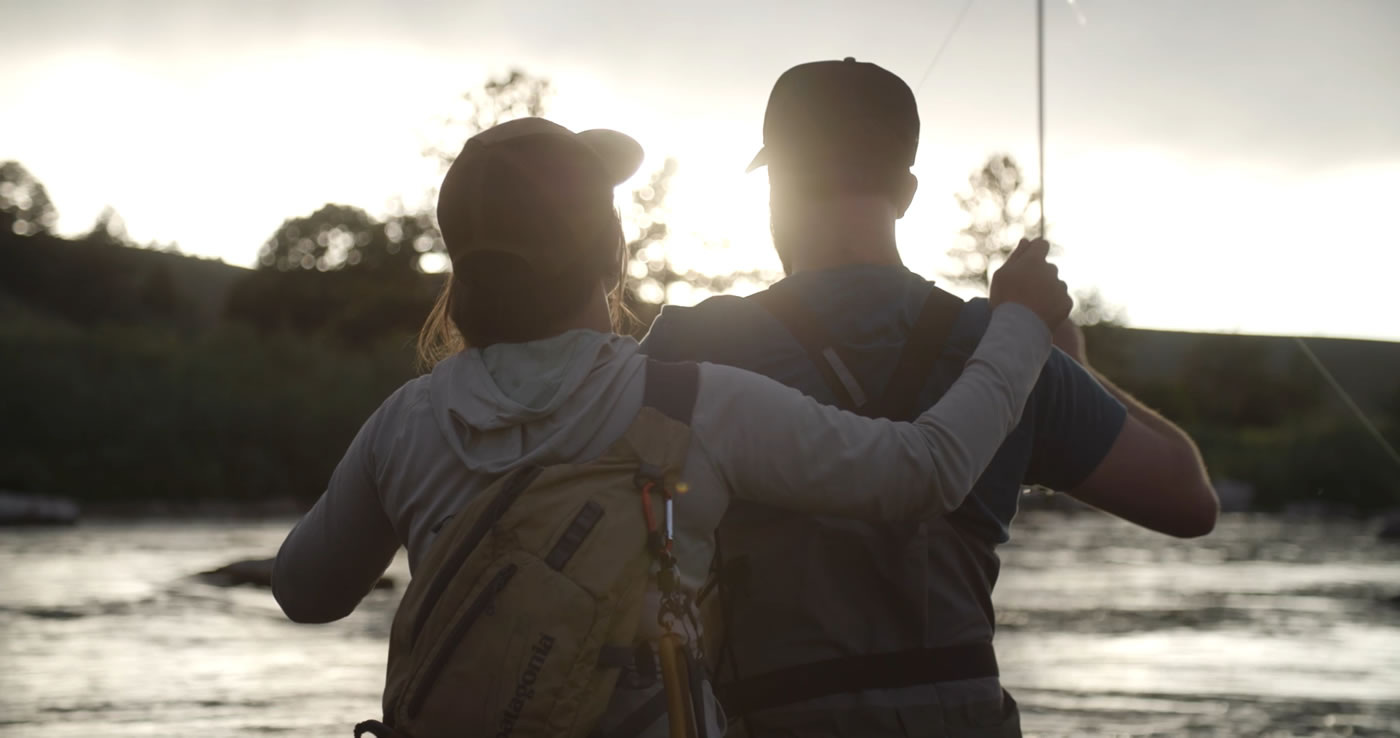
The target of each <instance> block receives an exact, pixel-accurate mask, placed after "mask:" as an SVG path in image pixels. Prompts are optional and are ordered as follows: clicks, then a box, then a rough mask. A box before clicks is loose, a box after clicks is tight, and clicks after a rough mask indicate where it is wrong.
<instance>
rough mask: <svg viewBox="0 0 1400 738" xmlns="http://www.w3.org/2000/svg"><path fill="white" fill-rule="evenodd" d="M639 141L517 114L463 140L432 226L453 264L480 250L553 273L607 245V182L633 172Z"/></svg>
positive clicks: (460, 264)
mask: <svg viewBox="0 0 1400 738" xmlns="http://www.w3.org/2000/svg"><path fill="white" fill-rule="evenodd" d="M642 157H643V152H642V147H641V145H640V144H638V143H637V142H636V141H635V140H633V139H632V138H631V137H630V136H627V135H625V134H622V133H619V132H617V131H610V130H605V129H595V130H589V131H581V132H579V133H575V132H573V131H571V130H569V129H567V128H565V127H564V126H561V125H559V124H557V123H554V122H551V121H548V120H545V119H544V118H519V119H516V120H512V121H509V122H506V123H502V124H500V125H497V126H493V127H491V128H488V129H486V130H485V131H482V132H481V133H478V134H476V135H475V136H472V137H471V138H470V139H468V140H467V143H466V145H465V146H463V147H462V152H461V153H460V154H459V155H458V156H457V158H456V160H454V161H453V162H452V166H450V167H449V168H448V170H447V174H446V176H444V177H443V180H442V187H441V189H440V190H439V191H438V205H437V217H438V227H439V228H440V229H441V230H442V238H443V241H444V242H445V243H446V244H447V253H448V256H449V257H451V259H452V263H453V266H454V268H463V259H465V258H467V257H470V256H472V255H475V254H480V253H488V252H494V253H506V254H511V255H513V256H516V257H518V258H520V259H521V260H523V261H524V262H525V263H526V264H528V265H529V266H530V267H531V268H533V269H536V270H539V271H540V272H542V273H548V274H557V273H559V272H561V271H563V270H565V269H567V268H569V267H571V266H573V265H576V264H578V263H580V262H582V261H583V260H585V259H587V258H590V257H597V256H601V255H602V254H601V253H595V252H594V249H596V248H599V247H606V246H607V244H606V243H605V242H603V241H602V240H601V238H600V237H601V236H602V234H603V233H604V229H605V228H607V227H609V226H610V224H611V221H612V220H613V219H615V217H616V211H615V210H614V206H613V189H614V188H615V187H617V185H620V184H622V183H623V182H626V181H627V180H628V179H631V178H632V175H633V174H636V172H637V169H638V168H639V167H640V166H641V164H642Z"/></svg>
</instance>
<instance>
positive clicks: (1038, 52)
mask: <svg viewBox="0 0 1400 738" xmlns="http://www.w3.org/2000/svg"><path fill="white" fill-rule="evenodd" d="M1035 76H1036V81H1035V97H1036V149H1037V153H1038V154H1039V156H1040V161H1039V164H1038V165H1037V168H1036V170H1037V172H1038V173H1039V174H1040V190H1039V193H1038V194H1039V195H1040V237H1041V238H1045V0H1036V2H1035Z"/></svg>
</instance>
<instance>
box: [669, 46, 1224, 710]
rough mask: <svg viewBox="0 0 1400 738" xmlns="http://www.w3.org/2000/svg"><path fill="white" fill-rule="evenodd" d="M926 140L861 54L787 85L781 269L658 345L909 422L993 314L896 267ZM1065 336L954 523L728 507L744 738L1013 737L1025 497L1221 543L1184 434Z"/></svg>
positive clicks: (776, 164) (768, 136)
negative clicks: (1009, 557) (1004, 608)
mask: <svg viewBox="0 0 1400 738" xmlns="http://www.w3.org/2000/svg"><path fill="white" fill-rule="evenodd" d="M918 143H919V114H918V109H917V106H916V105H915V102H914V95H913V93H912V92H911V91H910V89H909V87H908V86H907V85H905V84H904V82H903V81H902V80H900V79H899V78H898V77H897V76H895V75H894V74H891V73H890V72H888V71H886V70H884V69H882V68H880V67H878V66H876V65H874V64H870V63H864V62H857V61H855V60H853V59H849V58H848V59H845V60H843V61H823V62H814V63H809V64H802V65H800V66H797V67H794V68H792V69H790V70H788V71H787V72H785V73H783V75H782V76H781V77H779V78H778V80H777V82H776V83H775V84H774V86H773V90H772V94H771V97H770V98H769V101H768V108H767V112H766V113H765V115H764V120H763V148H762V150H761V151H759V153H758V155H757V156H756V157H755V158H754V160H753V164H752V165H751V166H750V170H751V171H752V170H753V169H756V168H759V167H765V166H766V167H767V169H768V179H769V183H770V189H769V192H770V208H771V223H772V234H773V245H774V247H775V248H776V249H777V252H778V256H779V258H780V259H781V261H782V264H783V268H784V270H785V271H786V273H787V277H786V278H785V279H783V280H782V281H780V282H778V283H777V284H774V285H773V286H772V287H770V288H769V289H767V290H766V291H763V292H759V293H758V294H755V295H752V296H750V297H747V298H739V297H732V296H722V297H715V298H712V299H709V300H706V301H705V302H703V303H701V304H699V305H697V306H695V307H694V308H679V307H673V306H667V307H666V308H664V309H663V310H662V312H661V314H660V315H659V316H658V318H657V319H656V321H655V322H654V323H653V325H652V327H651V330H650V332H649V334H648V335H647V336H646V338H645V339H644V340H643V341H642V350H643V351H644V352H645V353H647V354H648V355H649V356H651V357H654V358H659V359H662V360H667V361H675V360H694V361H712V362H717V363H723V364H727V365H730V366H735V367H740V368H744V369H749V370H751V371H755V372H758V373H761V374H765V375H767V376H770V377H773V378H776V379H778V380H780V381H782V382H784V383H786V384H788V385H790V386H792V387H795V388H797V389H799V390H801V391H802V392H803V393H805V394H807V395H809V396H811V397H813V398H816V399H818V400H821V401H823V402H827V403H831V404H834V405H837V406H840V407H842V408H845V409H848V410H851V411H853V412H856V413H859V414H862V415H867V416H871V417H886V418H891V419H895V420H902V419H907V418H910V417H914V416H915V415H917V414H918V413H919V412H920V411H922V410H923V409H924V408H927V407H929V406H930V405H931V404H933V403H934V402H936V401H937V399H938V398H939V397H942V396H944V392H945V391H946V388H948V387H949V386H950V383H951V382H953V381H955V378H957V377H958V376H960V373H961V372H965V371H966V368H965V366H966V361H967V358H968V356H969V355H970V354H971V353H972V352H973V351H975V350H977V347H978V345H979V341H985V340H986V336H987V334H986V333H985V331H986V328H987V325H988V323H987V318H988V315H989V313H988V307H989V305H988V302H987V301H986V300H982V299H975V300H971V301H967V302H964V301H963V300H961V299H958V298H957V297H955V296H953V295H951V294H949V293H947V292H944V291H943V290H941V289H939V288H938V287H937V286H935V285H934V284H933V283H932V282H930V281H928V280H926V279H924V278H922V277H920V276H919V275H917V274H914V273H912V272H910V271H909V270H908V269H906V268H905V267H904V266H903V264H902V262H901V260H900V255H899V250H898V248H897V246H896V243H895V223H896V221H897V220H898V219H899V218H901V217H902V216H903V215H904V213H905V211H906V210H907V209H908V208H909V205H910V203H911V201H912V200H913V197H914V192H915V189H916V188H917V184H918V183H917V180H916V179H915V177H914V174H913V173H912V172H911V171H910V167H911V166H912V165H913V164H914V158H915V153H916V151H917V149H918ZM1037 243H1039V244H1040V245H1041V246H1044V245H1045V244H1044V242H1043V241H1039V242H1037ZM1066 326H1067V329H1066V328H1062V329H1061V330H1060V332H1058V333H1057V335H1062V336H1064V337H1065V342H1064V345H1065V346H1066V347H1067V349H1068V350H1070V351H1071V352H1072V353H1073V358H1071V356H1069V355H1066V354H1065V353H1063V352H1061V351H1058V350H1056V351H1055V352H1053V354H1052V356H1051V357H1050V360H1049V361H1048V362H1047V364H1046V366H1045V368H1044V370H1043V371H1042V373H1041V376H1040V379H1039V382H1038V384H1037V386H1036V388H1035V391H1034V393H1033V394H1032V397H1031V401H1030V403H1028V405H1027V406H1026V408H1025V411H1024V413H1023V415H1022V416H1021V418H1020V422H1019V423H1018V425H1017V428H1016V430H1015V431H1014V432H1013V433H1012V435H1011V436H1010V437H1009V438H1008V439H1007V440H1006V442H1005V443H1004V444H1003V445H1002V447H1001V449H1000V451H999V452H998V453H997V455H996V458H995V459H994V460H993V461H992V463H991V465H990V466H989V468H988V469H987V470H986V471H985V472H984V473H983V474H982V475H981V477H980V478H979V479H978V481H977V483H976V486H975V487H974V490H973V492H972V494H971V495H970V496H969V497H968V499H967V500H966V501H965V502H964V503H963V504H962V505H961V506H959V507H958V509H957V510H956V511H954V513H953V514H952V515H950V516H940V517H935V518H921V517H918V516H910V517H908V518H905V519H903V520H899V521H886V522H870V521H856V520H851V519H849V518H847V517H841V516H824V515H817V514H810V513H805V512H801V511H793V510H779V509H776V508H774V507H773V506H770V505H766V504H764V503H762V502H761V501H753V500H736V501H735V502H734V504H732V505H731V506H730V507H729V509H728V511H727V512H726V514H725V517H724V519H723V521H722V522H721V524H720V527H719V530H718V531H717V535H716V540H717V547H718V552H717V554H716V559H717V569H716V571H717V576H716V577H715V581H714V586H713V587H712V588H711V590H710V591H711V592H712V593H713V594H712V595H711V596H709V597H708V598H707V599H706V601H705V603H704V607H705V609H706V613H707V618H708V619H709V621H710V622H711V623H714V624H716V625H715V626H714V627H712V629H711V631H710V632H711V638H710V640H709V641H708V642H707V648H708V649H710V650H711V654H710V665H711V668H712V670H713V671H714V675H715V678H716V684H717V685H718V687H717V688H718V690H719V693H720V695H721V698H722V699H723V700H724V702H725V705H726V707H727V708H728V710H729V714H730V716H731V717H734V718H739V719H740V722H741V723H742V724H743V726H744V728H745V729H746V730H747V732H748V735H749V736H752V737H753V738H761V737H762V736H857V735H858V736H874V737H876V738H878V737H881V736H945V735H947V736H952V735H957V736H965V735H977V736H984V735H985V736H1015V735H1020V718H1019V714H1018V709H1017V706H1016V704H1015V701H1014V700H1012V699H1011V697H1010V696H1009V695H1006V694H1005V693H1004V692H1003V690H1002V688H1001V685H1000V682H999V679H998V667H997V661H996V656H995V653H994V651H993V648H992V634H993V631H994V629H995V622H996V621H995V615H994V613H993V609H992V601H991V593H992V587H993V585H994V584H995V583H996V579H997V573H998V569H999V560H998V557H997V553H996V549H997V546H998V545H999V544H1001V543H1004V542H1006V541H1007V540H1008V535H1009V526H1010V524H1011V520H1012V517H1013V516H1014V515H1015V513H1016V509H1017V501H1018V498H1019V496H1020V489H1021V487H1022V485H1042V486H1045V487H1049V488H1052V489H1056V490H1063V491H1068V492H1070V493H1071V494H1073V495H1075V496H1077V497H1078V498H1079V499H1081V500H1083V501H1085V502H1088V503H1090V504H1093V505H1096V506H1098V507H1100V508H1101V509H1103V510H1106V511H1108V512H1110V513H1113V514H1116V515H1118V516H1120V517H1123V518H1125V519H1127V520H1130V521H1132V522H1135V523H1138V524H1140V525H1143V526H1145V527H1147V528H1151V529H1154V530H1157V531H1162V532H1165V533H1168V534H1171V535H1176V536H1197V535H1202V534H1204V533H1206V532H1208V531H1210V530H1211V528H1212V527H1213V526H1214V523H1215V519H1216V515H1217V512H1218V503H1217V501H1216V497H1215V493H1214V490H1213V489H1212V488H1211V485H1210V483H1209V481H1208V478H1207V476H1206V473H1205V470H1204V468H1203V466H1202V463H1201V459H1200V456H1199V454H1198V453H1197V452H1196V449H1195V446H1194V444H1193V443H1192V441H1191V440H1190V438H1189V437H1187V436H1186V435H1185V434H1184V433H1183V432H1182V431H1181V430H1180V429H1178V428H1176V427H1175V426H1173V425H1172V424H1171V423H1169V422H1167V421H1166V420H1164V419H1162V418H1161V417H1159V416H1157V415H1156V414H1154V413H1152V412H1151V411H1149V410H1147V409H1146V408H1144V407H1143V406H1142V405H1140V404H1139V403H1137V402H1136V401H1134V400H1133V399H1132V398H1130V397H1128V396H1127V395H1126V394H1124V393H1123V392H1121V391H1119V390H1117V389H1116V388H1114V387H1113V386H1112V385H1111V384H1110V383H1108V382H1107V380H1104V379H1103V378H1102V377H1100V376H1097V375H1096V374H1095V373H1094V372H1093V371H1092V370H1090V369H1088V368H1087V366H1088V364H1087V362H1086V361H1085V359H1084V356H1083V349H1082V343H1080V342H1079V340H1078V339H1079V334H1078V332H1077V329H1076V328H1074V327H1073V326H1072V325H1070V324H1068V323H1066ZM1076 359H1077V360H1078V361H1077V362H1076ZM868 470H869V474H868V475H867V476H866V477H865V478H863V479H861V480H860V481H859V482H858V484H859V485H860V487H861V489H863V490H868V491H870V492H872V493H876V494H878V490H879V489H880V488H881V485H882V484H883V481H882V479H881V476H882V469H881V468H880V463H879V462H875V461H872V462H871V463H870V464H869V466H868ZM830 484H837V483H836V482H835V481H832V482H830ZM717 631H722V632H717Z"/></svg>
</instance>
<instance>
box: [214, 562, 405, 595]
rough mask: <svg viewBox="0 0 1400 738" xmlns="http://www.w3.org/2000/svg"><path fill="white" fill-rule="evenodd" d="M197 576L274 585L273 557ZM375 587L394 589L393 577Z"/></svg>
mask: <svg viewBox="0 0 1400 738" xmlns="http://www.w3.org/2000/svg"><path fill="white" fill-rule="evenodd" d="M195 576H197V577H199V579H200V581H202V582H204V583H205V584H211V585H213V586H215V587H237V586H240V585H244V584H251V585H253V586H254V587H271V586H272V559H247V560H245V561H235V562H233V563H232V564H228V565H227V566H221V567H219V568H217V569H212V570H210V571H202V572H200V573H198V574H196V575H195ZM374 588H375V589H393V588H394V579H393V577H380V578H379V581H378V582H375V584H374Z"/></svg>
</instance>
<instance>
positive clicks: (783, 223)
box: [773, 197, 904, 274]
mask: <svg viewBox="0 0 1400 738" xmlns="http://www.w3.org/2000/svg"><path fill="white" fill-rule="evenodd" d="M791 210H792V212H789V213H784V214H781V215H780V214H779V213H778V212H777V211H775V212H774V214H773V242H774V244H776V245H777V246H778V250H779V251H780V252H781V253H784V254H786V256H787V270H788V273H789V274H796V273H797V272H807V271H816V270H819V269H833V268H836V267H843V266H854V265H857V264H873V265H880V266H897V265H902V264H903V263H904V262H903V261H902V260H901V259H900V258H899V247H898V246H897V245H896V243H895V217H896V215H895V212H894V209H893V207H891V206H890V204H889V203H888V201H886V200H885V199H884V198H875V197H846V198H837V199H833V200H827V201H822V202H820V203H810V204H803V205H801V206H798V207H794V208H791Z"/></svg>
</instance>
